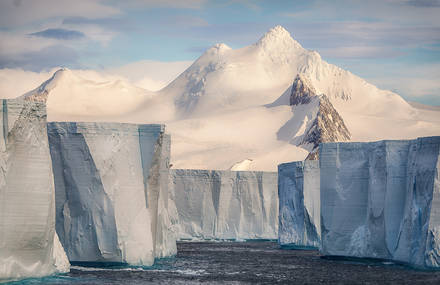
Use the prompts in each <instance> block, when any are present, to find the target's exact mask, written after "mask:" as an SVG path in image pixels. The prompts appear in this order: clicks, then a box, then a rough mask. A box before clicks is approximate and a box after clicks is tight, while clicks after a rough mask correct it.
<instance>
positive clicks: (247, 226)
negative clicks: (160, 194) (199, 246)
mask: <svg viewBox="0 0 440 285" xmlns="http://www.w3.org/2000/svg"><path fill="white" fill-rule="evenodd" d="M170 183H172V186H171V188H172V189H173V191H172V192H173V200H174V201H175V204H176V207H177V212H178V215H179V230H178V233H179V237H180V238H181V239H202V240H203V239H205V240H206V239H207V240H210V239H229V240H247V239H276V238H277V236H278V195H277V173H276V172H262V171H228V170H195V169H171V179H170Z"/></svg>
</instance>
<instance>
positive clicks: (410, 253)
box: [320, 137, 440, 268]
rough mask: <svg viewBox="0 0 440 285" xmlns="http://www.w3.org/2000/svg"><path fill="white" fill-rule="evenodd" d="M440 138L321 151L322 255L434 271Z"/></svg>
mask: <svg viewBox="0 0 440 285" xmlns="http://www.w3.org/2000/svg"><path fill="white" fill-rule="evenodd" d="M439 155H440V137H423V138H418V139H415V140H407V141H379V142H372V143H326V144H322V145H321V147H320V178H321V225H322V227H321V230H322V253H323V254H326V255H336V256H352V257H362V258H380V259H390V260H394V261H398V262H404V263H407V264H410V265H412V266H415V267H420V268H438V267H439V266H440V179H439V175H440V172H439V169H440V159H439V158H440V156H439Z"/></svg>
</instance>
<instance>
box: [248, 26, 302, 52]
mask: <svg viewBox="0 0 440 285" xmlns="http://www.w3.org/2000/svg"><path fill="white" fill-rule="evenodd" d="M256 45H257V46H261V47H263V48H265V49H271V48H274V47H278V48H301V45H300V44H299V43H298V42H297V41H295V40H294V39H293V38H292V36H291V35H290V33H289V32H288V31H287V30H286V29H285V28H283V27H282V26H280V25H278V26H275V27H273V28H271V29H270V30H269V31H267V32H266V33H265V34H264V36H263V37H261V38H260V40H258V42H257V43H256Z"/></svg>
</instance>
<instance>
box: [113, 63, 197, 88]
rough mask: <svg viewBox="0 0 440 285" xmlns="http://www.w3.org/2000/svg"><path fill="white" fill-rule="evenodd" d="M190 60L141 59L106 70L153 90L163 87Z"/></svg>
mask: <svg viewBox="0 0 440 285" xmlns="http://www.w3.org/2000/svg"><path fill="white" fill-rule="evenodd" d="M191 63H192V62H191V61H174V62H163V61H154V60H142V61H137V62H133V63H129V64H126V65H123V66H120V67H116V68H111V69H107V70H106V72H108V73H111V74H117V75H120V76H124V77H125V78H127V79H129V80H130V81H131V82H133V83H134V84H136V85H137V86H139V87H142V88H145V89H148V90H151V91H155V90H158V89H161V88H163V87H165V86H166V85H167V84H168V83H170V82H171V81H172V80H174V79H175V78H176V77H177V76H179V74H180V73H182V72H183V71H184V70H185V69H186V68H188V67H189V66H190V65H191Z"/></svg>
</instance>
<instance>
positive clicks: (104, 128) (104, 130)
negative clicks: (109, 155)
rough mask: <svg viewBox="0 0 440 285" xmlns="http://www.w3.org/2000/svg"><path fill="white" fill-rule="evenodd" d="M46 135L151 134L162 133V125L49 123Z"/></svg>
mask: <svg viewBox="0 0 440 285" xmlns="http://www.w3.org/2000/svg"><path fill="white" fill-rule="evenodd" d="M47 132H48V133H70V134H75V133H82V134H90V135H92V134H113V133H118V134H125V135H127V134H135V135H142V134H151V133H164V132H165V125H163V124H129V123H107V122H105V123H100V122H99V123H98V122H50V123H48V124H47Z"/></svg>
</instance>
